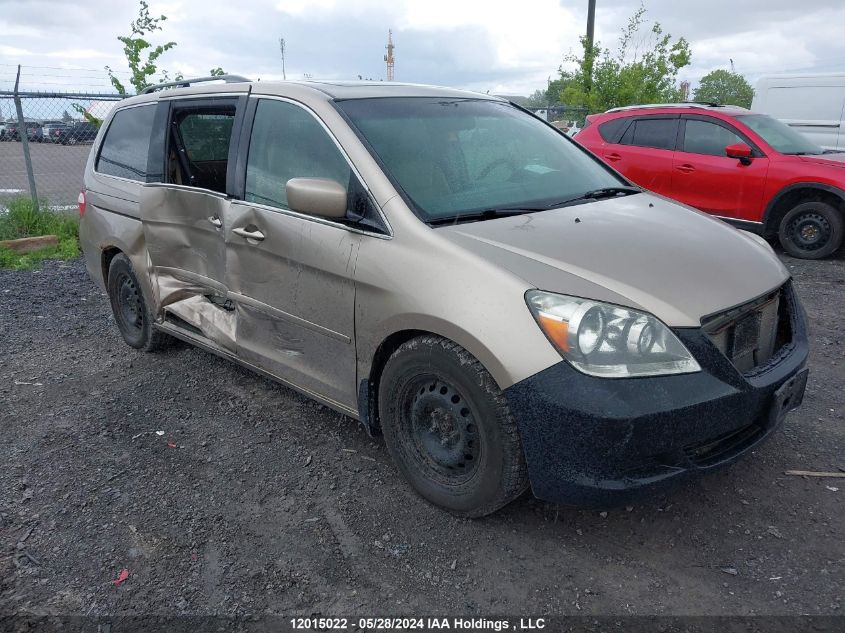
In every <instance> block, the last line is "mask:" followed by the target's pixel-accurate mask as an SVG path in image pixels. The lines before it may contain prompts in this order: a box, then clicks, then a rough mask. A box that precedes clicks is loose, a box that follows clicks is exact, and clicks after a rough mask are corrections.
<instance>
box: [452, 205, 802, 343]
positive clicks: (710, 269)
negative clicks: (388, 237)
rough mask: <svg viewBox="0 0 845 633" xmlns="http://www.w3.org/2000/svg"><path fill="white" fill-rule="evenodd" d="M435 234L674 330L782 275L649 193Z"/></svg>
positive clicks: (746, 244) (744, 243)
mask: <svg viewBox="0 0 845 633" xmlns="http://www.w3.org/2000/svg"><path fill="white" fill-rule="evenodd" d="M436 230H437V232H438V233H439V234H441V235H442V236H444V237H445V238H447V239H449V240H450V241H452V242H455V243H457V244H459V245H461V246H463V247H464V248H466V249H468V250H471V251H473V252H474V253H476V254H477V255H479V256H482V257H484V258H485V259H488V260H490V261H491V262H493V263H495V264H496V265H498V266H499V267H501V268H504V269H506V270H508V271H510V272H511V273H512V274H514V275H517V276H519V277H521V278H522V279H524V280H525V281H526V282H528V283H529V284H531V285H532V286H534V287H537V288H539V289H541V290H548V291H550V292H558V293H562V294H570V295H575V296H580V297H587V298H590V299H596V300H600V301H607V302H611V303H616V304H620V305H624V306H628V307H631V308H638V309H641V310H645V311H647V312H650V313H652V314H653V315H655V316H656V317H658V318H659V319H661V320H662V321H663V322H664V323H666V324H667V325H670V326H672V327H697V326H699V325H700V323H701V318H702V317H704V316H707V315H710V314H713V313H715V312H719V311H722V310H725V309H727V308H731V307H734V306H737V305H740V304H742V303H745V302H747V301H749V300H751V299H754V298H756V297H758V296H760V295H763V294H765V293H766V292H768V291H770V290H773V289H775V288H777V287H779V286H780V285H781V284H783V283H784V282H785V281H786V280H787V279H788V278H789V273H788V272H787V270H786V268H785V267H784V266H783V264H781V262H780V260H779V259H778V258H777V256H776V255H775V254H774V252H773V251H772V249H771V247H769V246H768V244H766V243H765V242H763V240H761V239H760V238H758V237H756V236H753V235H751V234H750V233H745V232H744V231H738V230H736V229H734V228H732V227H730V226H728V225H727V224H725V223H724V222H722V221H721V220H717V219H715V218H711V217H709V216H707V215H705V214H704V213H701V212H699V211H696V210H694V209H691V208H689V207H685V206H682V205H679V204H677V203H675V202H672V201H670V200H668V199H666V198H662V197H660V196H657V195H654V194H651V193H642V194H636V195H631V196H627V197H624V198H615V199H611V200H602V201H598V202H590V203H586V204H581V205H576V206H571V207H565V208H562V209H556V210H553V211H543V212H539V213H531V214H527V215H519V216H512V217H505V218H500V219H495V220H487V221H483V222H473V223H467V224H458V225H453V226H445V227H442V228H439V229H436Z"/></svg>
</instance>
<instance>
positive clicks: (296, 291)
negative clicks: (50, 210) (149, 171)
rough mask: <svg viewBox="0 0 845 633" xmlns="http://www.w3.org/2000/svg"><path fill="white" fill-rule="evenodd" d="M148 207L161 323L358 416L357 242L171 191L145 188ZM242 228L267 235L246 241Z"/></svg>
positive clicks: (287, 218) (144, 215) (279, 215)
mask: <svg viewBox="0 0 845 633" xmlns="http://www.w3.org/2000/svg"><path fill="white" fill-rule="evenodd" d="M140 199H141V205H140V207H141V221H142V224H143V229H144V237H145V241H146V244H147V248H148V253H147V258H148V269H149V272H150V279H151V284H152V288H153V295H154V300H155V305H156V315H157V318H158V319H159V321H160V322H161V321H164V320H167V321H168V323H171V324H173V325H175V326H176V327H181V328H183V329H188V330H189V331H192V332H193V333H194V334H200V335H201V336H202V337H203V338H205V339H207V340H208V341H210V342H211V343H213V344H214V345H216V346H217V347H218V348H220V349H222V350H224V351H226V352H229V353H231V354H232V355H235V356H236V357H237V358H238V359H240V360H242V361H244V362H246V363H248V364H249V365H251V366H254V367H259V368H261V369H263V370H264V371H266V372H268V373H270V374H272V375H274V376H277V377H280V378H284V380H285V382H286V383H288V384H291V385H293V386H296V387H298V388H300V389H302V390H303V391H306V392H308V393H310V394H312V395H319V396H320V397H321V398H322V399H324V400H327V401H328V402H330V403H332V404H334V405H337V407H338V408H339V409H342V410H344V411H356V410H357V391H356V376H355V360H356V359H355V345H354V343H353V337H354V310H355V283H354V273H355V263H356V261H357V256H358V248H359V245H360V236H359V235H358V234H355V233H350V232H349V231H346V230H345V229H341V228H338V227H336V226H330V225H328V224H323V223H320V222H319V221H310V222H303V221H302V219H301V218H300V217H297V216H293V215H290V214H289V213H287V212H284V211H282V210H270V209H267V208H264V207H262V206H260V205H251V204H246V203H243V202H232V201H230V200H228V199H227V198H226V197H224V196H222V195H219V194H215V193H213V192H204V191H197V190H191V189H187V188H181V187H174V186H172V185H169V186H160V185H147V186H144V187H142V191H141V195H140ZM236 228H240V229H246V230H249V231H259V232H260V233H261V235H263V236H264V237H263V238H262V239H261V240H254V239H247V238H245V237H243V236H242V235H240V234H237V233H234V232H233V229H236ZM173 317H176V318H177V319H176V320H174V319H173ZM186 326H187V327H186Z"/></svg>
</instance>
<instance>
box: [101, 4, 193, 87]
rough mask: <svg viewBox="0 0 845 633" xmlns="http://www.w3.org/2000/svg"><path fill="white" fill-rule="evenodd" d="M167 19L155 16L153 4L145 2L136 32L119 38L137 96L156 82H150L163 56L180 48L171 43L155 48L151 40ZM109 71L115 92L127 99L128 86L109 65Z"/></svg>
mask: <svg viewBox="0 0 845 633" xmlns="http://www.w3.org/2000/svg"><path fill="white" fill-rule="evenodd" d="M165 20H167V16H165V15H161V16H159V17H157V18H154V17H152V16H151V15H150V8H149V5H148V4H147V3H146V2H144V0H141V8H140V10H139V11H138V18H137V19H136V20H134V21H133V22H132V24H131V25H130V27H131V29H132V33H131V34H130V35H121V36H119V37H118V38H117V39H118V40H119V41H120V42H122V43H123V54H124V55H126V61H127V62H128V63H129V70H130V72H131V74H132V76H131V77H130V79H129V83H130V84H132V87H133V88H134V89H135V92H136V93H138V92H141V90H143V89H144V88H146V87H147V86H149V85H150V84H151V83H152V82H150V81H149V79H150V77H152V76H153V75H155V74H156V72H157V71H158V67H157V65H156V64H157V62H158V59H159V57H161V56H162V55H163V54H164V53H166V52H167V51H169V50H170V49H171V48H173V47H174V46H176V42H167V43H166V44H159V45H158V46H155V47H153V45H152V44H151V43H150V42H149V41H148V40H147V35H149V34H150V33H154V32H155V31H161V30H162V26H161V24H160V23H161V22H164V21H165ZM148 51H149V52H148ZM106 71H108V73H109V80H110V81H111V84H112V86H114V89H115V90H117V92H118V93H120V94H121V95H123V96H126V94H127V92H126V86H124V85H123V83H122V82H121V81H120V80H119V79H118V78H117V77H116V76H115V74H114V72H112V69H111V68H110V67H109V66H106Z"/></svg>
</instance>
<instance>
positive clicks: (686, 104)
mask: <svg viewBox="0 0 845 633" xmlns="http://www.w3.org/2000/svg"><path fill="white" fill-rule="evenodd" d="M655 108H730V109H734V110H746V109H747V108H743V107H741V106H735V105H731V104H729V103H713V102H709V101H681V102H680V103H643V104H640V105H629V106H619V107H618V108H611V109H610V110H608V111H607V112H624V111H626V110H645V109H655Z"/></svg>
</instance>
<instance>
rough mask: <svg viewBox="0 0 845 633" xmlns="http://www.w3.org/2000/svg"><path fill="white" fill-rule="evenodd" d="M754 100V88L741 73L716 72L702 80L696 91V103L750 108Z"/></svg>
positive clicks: (708, 74)
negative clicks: (703, 102) (710, 102)
mask: <svg viewBox="0 0 845 633" xmlns="http://www.w3.org/2000/svg"><path fill="white" fill-rule="evenodd" d="M753 99H754V88H752V87H751V84H749V83H748V81H746V79H745V77H743V76H742V75H740V74H739V73H732V72H730V71H728V70H721V69H720V70H714V71H712V72H710V73H707V74H706V75H704V77H702V78H701V83H700V84H699V86H698V88H696V89H695V100H696V101H712V102H715V103H720V104H722V105H738V106H742V107H743V108H750V107H751V101H752V100H753Z"/></svg>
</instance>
